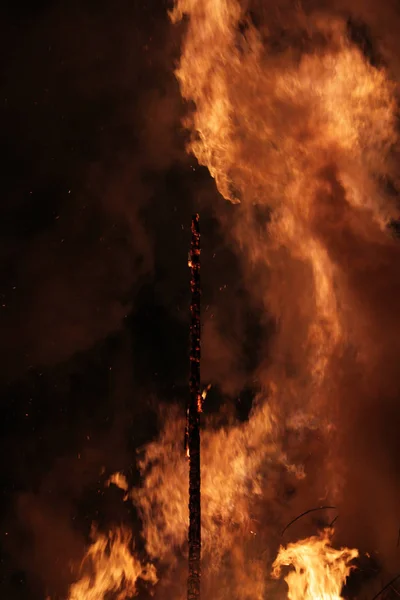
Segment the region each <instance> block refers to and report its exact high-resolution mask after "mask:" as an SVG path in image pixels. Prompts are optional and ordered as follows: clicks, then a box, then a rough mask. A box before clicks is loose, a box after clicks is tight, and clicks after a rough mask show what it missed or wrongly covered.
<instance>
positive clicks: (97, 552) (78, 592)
mask: <svg viewBox="0 0 400 600" xmlns="http://www.w3.org/2000/svg"><path fill="white" fill-rule="evenodd" d="M92 540H93V543H92V545H91V546H90V547H89V549H88V551H87V553H86V555H85V557H84V559H83V561H82V564H81V568H80V574H81V578H80V579H79V581H77V582H76V583H73V584H72V585H71V587H70V590H69V596H68V600H105V599H106V598H108V597H109V596H110V594H111V593H113V596H112V597H113V598H115V600H126V599H128V598H131V597H133V596H135V595H136V592H137V582H138V580H139V579H141V580H143V581H146V582H148V583H150V584H155V583H156V582H157V575H156V570H155V567H154V566H153V565H151V564H142V563H141V562H140V560H139V559H138V558H137V557H136V556H135V555H134V554H132V552H131V550H130V548H131V544H132V534H131V533H130V531H128V530H127V529H124V528H118V529H116V530H115V531H112V532H110V533H109V534H108V535H104V534H102V533H100V532H98V531H96V530H95V529H93V531H92Z"/></svg>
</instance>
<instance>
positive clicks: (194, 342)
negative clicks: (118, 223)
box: [186, 214, 201, 600]
mask: <svg viewBox="0 0 400 600" xmlns="http://www.w3.org/2000/svg"><path fill="white" fill-rule="evenodd" d="M189 266H190V269H191V279H190V287H191V292H192V299H191V305H190V313H191V325H190V335H191V340H190V341H191V348H190V398H189V405H188V410H187V440H186V442H187V454H188V456H189V576H188V589H187V597H188V600H199V598H200V557H201V498H200V412H201V392H200V294H201V291H200V226H199V215H198V214H196V215H194V217H193V218H192V242H191V247H190V260H189Z"/></svg>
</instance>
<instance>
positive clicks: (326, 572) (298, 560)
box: [272, 529, 358, 600]
mask: <svg viewBox="0 0 400 600" xmlns="http://www.w3.org/2000/svg"><path fill="white" fill-rule="evenodd" d="M332 535H333V531H332V530H330V529H325V530H324V531H323V532H321V534H320V535H319V536H314V537H310V538H308V539H305V540H300V541H298V542H295V543H294V544H289V545H288V546H287V547H286V548H284V547H283V546H281V547H280V549H279V553H278V556H277V558H276V560H275V562H274V564H273V571H272V575H273V577H275V578H278V577H279V576H280V574H281V570H282V567H285V566H291V567H293V568H294V570H293V571H290V573H289V574H288V575H287V576H286V577H285V581H286V583H287V585H288V588H289V590H288V598H289V600H341V599H342V596H341V591H342V587H343V585H344V583H345V581H346V578H347V577H348V575H349V573H350V571H351V569H352V566H351V564H350V563H351V561H352V560H353V559H354V558H356V557H357V556H358V551H357V550H354V549H352V550H351V549H349V548H341V549H340V550H335V548H333V547H332V546H331V538H332Z"/></svg>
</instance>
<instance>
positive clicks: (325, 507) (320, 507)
mask: <svg viewBox="0 0 400 600" xmlns="http://www.w3.org/2000/svg"><path fill="white" fill-rule="evenodd" d="M328 509H334V510H336V506H317V507H316V508H309V509H308V510H306V511H304V512H303V513H301V515H298V516H297V517H295V518H294V519H292V520H291V521H290V523H288V524H287V525H286V527H285V528H284V529H283V530H282V533H281V535H283V534H284V533H285V531H286V530H287V529H289V527H290V526H291V525H293V523H296V521H298V520H299V519H301V518H302V517H305V516H306V515H308V514H310V513H312V512H316V511H317V510H328Z"/></svg>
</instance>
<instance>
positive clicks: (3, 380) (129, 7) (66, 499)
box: [0, 0, 258, 600]
mask: <svg viewBox="0 0 400 600" xmlns="http://www.w3.org/2000/svg"><path fill="white" fill-rule="evenodd" d="M167 8H168V5H167V3H166V2H163V1H161V0H151V1H150V0H147V1H146V0H140V1H135V0H134V1H132V0H130V1H128V0H119V1H117V2H114V3H110V2H107V1H102V0H100V1H99V0H96V2H93V1H91V0H84V1H79V2H70V1H68V2H67V1H65V2H63V1H60V0H58V1H57V0H47V1H42V2H38V1H33V0H32V1H31V2H27V3H25V4H23V3H21V2H6V3H2V8H1V9H0V23H1V25H0V27H1V34H0V45H1V52H0V57H1V84H0V89H1V91H0V107H1V110H0V115H1V116H0V118H1V124H0V152H1V166H2V169H1V173H2V175H1V204H0V211H1V215H0V258H1V261H0V269H1V276H0V299H1V306H0V311H1V312H0V322H1V335H0V353H1V363H0V396H1V400H0V411H1V415H0V428H1V437H0V444H1V446H0V448H1V456H2V465H3V466H2V468H1V479H0V493H1V503H0V506H1V528H0V551H1V558H0V597H1V598H5V599H7V600H17V599H18V600H19V599H25V598H29V599H31V600H36V599H38V600H39V599H40V600H43V599H44V598H45V597H46V594H49V595H50V594H51V597H52V598H58V597H60V598H61V597H65V593H66V590H67V588H68V584H69V583H71V568H72V567H71V564H72V563H71V564H70V561H77V560H79V559H80V558H81V556H82V552H83V548H84V545H85V543H86V542H87V541H88V534H89V531H90V526H91V523H92V522H93V521H95V522H97V523H98V524H99V527H100V528H102V527H103V528H106V527H108V525H109V524H111V523H116V522H120V521H125V522H128V523H129V524H130V525H131V526H133V527H134V529H135V528H136V529H137V528H138V527H139V524H138V523H137V520H136V518H135V515H134V514H132V513H131V512H130V509H129V508H128V507H127V506H126V505H124V504H123V503H122V502H121V496H120V494H119V492H118V490H113V489H111V488H108V489H106V488H105V487H104V482H105V478H106V477H107V476H108V475H109V474H110V473H112V472H113V471H114V470H124V472H125V473H126V474H127V475H128V478H129V479H130V482H131V483H135V482H136V481H137V478H138V475H137V473H136V471H135V451H136V448H138V447H140V446H141V445H142V444H143V443H145V442H146V441H147V440H149V439H151V438H152V436H154V435H156V433H157V427H158V425H157V416H156V412H157V407H158V405H159V404H160V402H180V403H181V404H182V410H183V407H184V403H185V398H186V393H187V387H186V385H187V374H188V305H189V271H188V268H187V253H188V248H189V242H190V218H191V214H192V213H193V212H194V211H197V210H200V211H201V227H202V232H203V239H202V243H203V255H202V256H203V258H202V260H203V265H202V272H203V306H204V311H205V317H204V319H205V321H206V320H207V319H209V320H212V319H213V318H214V317H215V321H218V326H217V327H216V329H215V330H214V329H213V333H212V335H211V337H210V336H209V339H208V340H207V339H206V340H205V342H204V344H205V345H204V361H205V362H204V364H205V380H206V381H207V383H208V382H209V381H212V382H213V383H215V386H214V387H213V389H212V391H211V392H210V396H209V401H208V407H207V410H214V409H215V408H216V407H217V406H218V405H219V403H220V402H221V401H222V400H226V398H227V397H228V396H229V397H230V398H234V400H235V402H236V405H237V408H238V410H239V412H240V414H241V415H242V416H246V414H247V410H248V407H249V405H250V404H251V397H252V392H251V389H249V388H248V387H246V379H247V375H246V374H248V373H250V372H251V370H252V365H253V363H254V361H255V357H256V354H257V347H258V346H257V339H256V338H257V336H256V334H257V332H258V320H257V317H256V316H255V313H254V312H252V313H251V314H248V313H247V312H246V311H242V309H241V308H240V307H241V305H242V304H241V303H240V302H239V300H238V302H237V303H236V304H235V306H236V308H235V309H234V311H235V314H233V313H232V310H233V309H232V308H230V306H231V304H229V302H227V297H228V295H229V297H230V298H231V299H232V298H233V297H234V298H237V299H240V298H242V299H243V298H244V296H245V292H244V290H243V289H241V286H240V266H239V264H238V263H237V260H236V258H235V253H234V251H233V250H234V249H232V248H229V247H228V245H227V244H226V243H225V241H224V238H223V236H222V234H221V231H220V228H219V225H218V222H219V221H218V220H217V219H216V217H215V214H214V208H213V207H214V202H217V201H218V202H219V203H220V206H219V212H220V215H219V216H220V217H221V214H222V216H223V218H224V219H225V220H229V219H231V218H233V217H234V213H235V210H236V209H235V208H234V207H232V206H231V205H228V204H227V203H224V202H223V201H222V199H217V193H216V192H215V191H214V186H213V182H212V181H211V179H210V177H209V176H208V173H207V171H206V170H205V169H200V168H199V167H198V166H197V164H196V161H195V160H194V159H192V158H190V157H188V156H187V154H186V152H185V132H184V131H183V129H182V126H181V125H180V119H181V117H182V115H183V113H184V110H185V107H184V106H183V103H182V101H181V99H180V95H179V89H178V85H177V83H176V81H175V77H174V74H173V69H174V66H175V65H176V63H177V58H178V56H179V44H180V36H181V30H180V28H179V27H175V28H172V26H171V25H170V23H169V22H168V17H167ZM224 286H225V287H224ZM238 307H239V308H238ZM214 310H216V311H217V312H218V315H219V317H218V319H217V316H216V315H214V313H213V311H214ZM238 311H239V312H240V311H242V313H243V314H241V316H240V319H239V321H240V323H241V325H240V328H239V329H238V331H237V332H236V331H235V332H231V333H230V334H229V335H228V336H227V337H228V341H227V342H225V341H224V340H225V337H226V336H225V334H223V333H221V336H219V334H217V333H216V331H217V330H218V331H222V332H223V331H224V330H225V331H227V330H228V329H231V327H230V323H231V322H232V319H233V318H234V317H235V318H237V316H238V315H237V312H238ZM216 314H217V313H216ZM214 336H217V339H214ZM249 339H252V344H251V345H250V344H249ZM232 344H233V345H234V346H235V345H236V346H237V345H239V346H241V347H243V355H244V356H245V357H246V362H244V363H243V365H242V371H243V373H241V374H240V375H238V380H237V381H233V382H227V381H225V375H226V370H231V367H232V360H233V359H232V360H231V357H230V350H229V348H230V347H231V346H232ZM214 348H218V352H220V353H221V356H222V359H221V361H218V360H215V356H214V354H215V350H213V349H214ZM250 349H251V351H250ZM213 352H214V354H213ZM207 356H209V358H207ZM224 388H226V389H224ZM241 390H242V391H241Z"/></svg>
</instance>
